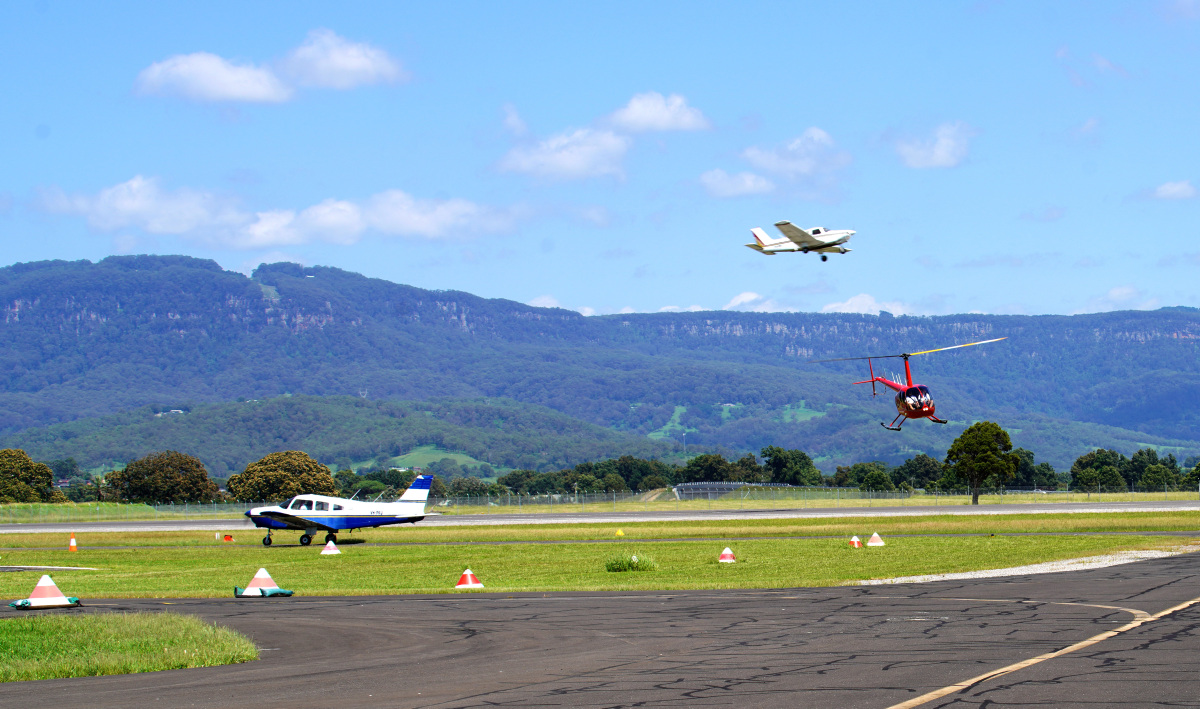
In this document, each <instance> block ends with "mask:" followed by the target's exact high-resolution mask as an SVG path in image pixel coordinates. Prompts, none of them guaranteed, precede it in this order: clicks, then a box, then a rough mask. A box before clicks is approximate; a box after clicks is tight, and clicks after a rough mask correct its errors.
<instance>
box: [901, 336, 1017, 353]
mask: <svg viewBox="0 0 1200 709" xmlns="http://www.w3.org/2000/svg"><path fill="white" fill-rule="evenodd" d="M1007 339H1008V338H1007V337H997V338H996V339H994V340H984V341H982V342H968V343H967V344H965V345H951V346H950V347H939V348H937V349H936V350H924V351H921V352H909V353H908V354H909V355H919V354H929V353H930V352H943V351H945V350H956V349H958V348H959V347H972V346H974V345H986V344H987V343H989V342H999V341H1000V340H1007Z"/></svg>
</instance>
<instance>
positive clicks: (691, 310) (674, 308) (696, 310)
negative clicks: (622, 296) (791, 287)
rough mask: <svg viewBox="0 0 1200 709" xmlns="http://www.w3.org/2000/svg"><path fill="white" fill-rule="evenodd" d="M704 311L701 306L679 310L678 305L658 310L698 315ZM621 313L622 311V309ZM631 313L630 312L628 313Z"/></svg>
mask: <svg viewBox="0 0 1200 709" xmlns="http://www.w3.org/2000/svg"><path fill="white" fill-rule="evenodd" d="M703 310H704V306H702V305H689V306H688V307H686V308H681V307H679V306H678V305H664V306H662V307H661V308H659V309H658V312H660V313H699V312H701V311H703ZM622 312H624V310H623V309H622ZM630 312H632V310H631V311H630Z"/></svg>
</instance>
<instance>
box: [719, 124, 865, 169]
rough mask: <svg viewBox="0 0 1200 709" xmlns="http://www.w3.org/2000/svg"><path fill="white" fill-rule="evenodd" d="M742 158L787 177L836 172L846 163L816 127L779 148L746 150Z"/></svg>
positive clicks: (846, 159)
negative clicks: (829, 171) (835, 170)
mask: <svg viewBox="0 0 1200 709" xmlns="http://www.w3.org/2000/svg"><path fill="white" fill-rule="evenodd" d="M742 157H744V158H745V159H746V161H747V162H749V163H750V164H751V165H753V166H755V167H757V168H758V169H760V170H765V171H766V172H771V173H774V174H777V175H782V176H784V177H790V178H795V177H799V176H804V175H813V174H816V173H818V172H821V171H828V170H833V169H837V168H840V167H844V166H846V165H847V164H849V162H850V156H849V154H847V153H845V152H842V151H839V150H838V149H837V147H836V146H835V144H834V142H833V138H832V137H831V136H830V135H829V134H828V133H826V132H825V131H823V130H821V129H820V128H817V127H816V126H813V127H812V128H809V129H808V130H806V131H804V133H802V134H801V135H800V137H798V138H795V139H793V140H791V141H789V142H788V143H786V144H784V145H782V146H779V147H775V148H771V149H764V148H759V147H750V148H746V149H745V150H744V151H742Z"/></svg>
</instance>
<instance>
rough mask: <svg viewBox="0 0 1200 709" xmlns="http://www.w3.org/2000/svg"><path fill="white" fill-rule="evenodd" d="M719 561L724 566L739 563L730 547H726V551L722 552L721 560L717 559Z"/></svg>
mask: <svg viewBox="0 0 1200 709" xmlns="http://www.w3.org/2000/svg"><path fill="white" fill-rule="evenodd" d="M717 561H719V562H721V563H722V564H732V563H733V562H735V561H737V559H734V558H733V550H732V549H730V548H729V547H725V551H723V552H721V558H720V559H717Z"/></svg>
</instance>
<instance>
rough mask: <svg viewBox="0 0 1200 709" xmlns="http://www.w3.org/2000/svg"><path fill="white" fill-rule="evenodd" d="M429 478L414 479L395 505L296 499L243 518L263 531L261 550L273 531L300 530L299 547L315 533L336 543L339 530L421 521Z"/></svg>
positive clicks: (308, 497) (323, 497)
mask: <svg viewBox="0 0 1200 709" xmlns="http://www.w3.org/2000/svg"><path fill="white" fill-rule="evenodd" d="M432 482H433V476H432V475H418V476H417V479H416V480H413V483H412V485H409V487H408V489H407V490H405V491H404V494H403V495H402V496H401V497H400V499H399V500H396V501H395V502H367V501H366V500H347V499H346V498H344V497H329V496H327V495H296V496H295V497H293V498H292V499H290V500H288V501H287V502H284V503H283V504H281V505H276V506H273V507H255V508H254V509H251V510H247V511H246V516H247V517H249V518H250V519H251V520H253V522H254V526H255V527H266V528H267V536H265V537H263V546H268V547H269V546H271V532H272V530H276V529H300V530H304V534H302V535H300V544H301V546H308V545H309V544H312V540H313V537H314V536H316V534H317V532H320V531H324V532H326V534H325V541H327V542H334V543H335V544H336V543H337V533H338V532H340V531H342V530H343V529H361V528H363V527H382V526H384V525H388V524H406V523H408V524H416V523H417V522H420V521H421V520H423V519H425V501H426V500H427V499H429V486H430V484H431V483H432Z"/></svg>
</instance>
